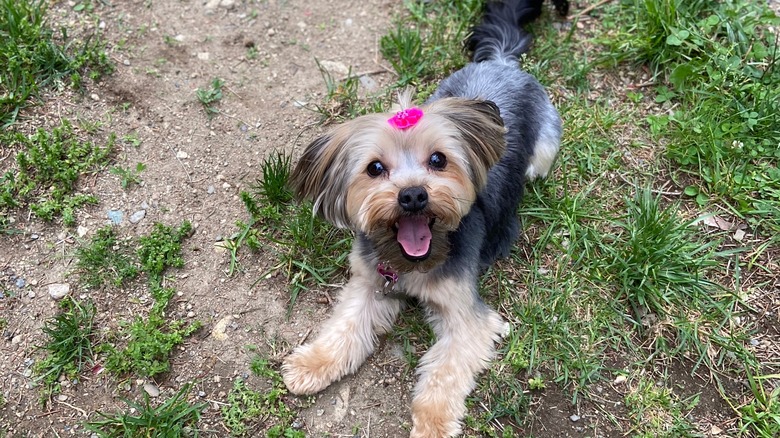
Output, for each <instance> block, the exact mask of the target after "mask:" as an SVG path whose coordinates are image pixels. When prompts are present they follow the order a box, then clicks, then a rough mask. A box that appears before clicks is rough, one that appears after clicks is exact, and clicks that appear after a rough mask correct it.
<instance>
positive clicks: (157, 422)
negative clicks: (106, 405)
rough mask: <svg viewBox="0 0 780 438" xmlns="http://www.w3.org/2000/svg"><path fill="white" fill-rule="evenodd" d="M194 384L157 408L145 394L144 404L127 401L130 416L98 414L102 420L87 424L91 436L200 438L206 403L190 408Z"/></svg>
mask: <svg viewBox="0 0 780 438" xmlns="http://www.w3.org/2000/svg"><path fill="white" fill-rule="evenodd" d="M191 389H192V384H187V385H184V386H183V387H182V388H181V389H180V390H179V392H177V393H176V394H175V395H173V396H172V397H171V398H169V399H167V400H165V401H164V402H162V403H161V404H159V406H154V405H153V403H152V402H151V400H150V399H149V395H147V394H146V393H145V392H144V393H143V395H144V399H143V402H141V403H138V402H134V401H131V400H124V401H125V403H126V404H127V406H128V410H129V411H130V413H128V412H122V413H115V414H107V413H104V412H98V413H97V416H98V417H100V418H101V419H99V420H93V421H89V422H88V423H86V428H87V430H89V431H90V432H93V433H95V434H97V436H99V437H101V438H121V437H146V438H179V437H197V436H199V431H198V428H197V423H198V421H199V420H200V417H201V413H202V412H203V410H204V409H206V407H207V405H206V403H196V404H190V403H189V402H188V401H187V394H188V393H189V392H190V390H191Z"/></svg>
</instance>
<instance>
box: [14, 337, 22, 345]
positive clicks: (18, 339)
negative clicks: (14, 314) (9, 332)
mask: <svg viewBox="0 0 780 438" xmlns="http://www.w3.org/2000/svg"><path fill="white" fill-rule="evenodd" d="M21 343H22V335H16V336H14V337H13V338H11V344H12V345H17V344H21Z"/></svg>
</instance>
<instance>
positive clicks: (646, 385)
mask: <svg viewBox="0 0 780 438" xmlns="http://www.w3.org/2000/svg"><path fill="white" fill-rule="evenodd" d="M659 383H660V382H655V381H653V380H652V379H646V378H644V377H641V378H639V379H638V381H637V382H635V383H634V384H632V385H631V386H632V387H631V389H630V390H629V391H628V393H627V394H626V395H625V396H624V398H623V401H624V403H625V405H626V408H627V409H628V416H629V419H630V422H631V427H630V431H629V433H631V434H632V436H635V437H642V438H651V437H669V438H672V437H696V436H701V435H700V434H699V433H697V430H696V427H695V426H694V425H693V424H692V423H691V422H690V421H689V420H688V417H689V415H690V412H691V411H692V410H693V408H694V407H696V405H697V404H698V402H699V397H698V396H694V397H691V398H689V399H685V400H681V399H680V398H679V397H678V396H676V395H675V394H674V392H673V391H672V390H671V389H669V388H667V387H666V386H665V385H663V384H659Z"/></svg>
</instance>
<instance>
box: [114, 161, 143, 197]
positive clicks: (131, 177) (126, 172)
mask: <svg viewBox="0 0 780 438" xmlns="http://www.w3.org/2000/svg"><path fill="white" fill-rule="evenodd" d="M144 170H146V165H145V164H144V163H138V164H136V165H135V169H133V168H129V167H128V168H125V167H122V166H114V167H112V168H111V173H112V174H114V175H117V176H118V177H119V178H120V180H119V183H120V184H121V185H122V188H123V189H125V190H127V188H128V187H130V186H131V185H133V184H140V183H141V172H143V171H144Z"/></svg>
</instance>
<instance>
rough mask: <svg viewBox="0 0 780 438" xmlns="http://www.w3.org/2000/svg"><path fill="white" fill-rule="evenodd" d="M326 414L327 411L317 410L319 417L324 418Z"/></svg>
mask: <svg viewBox="0 0 780 438" xmlns="http://www.w3.org/2000/svg"><path fill="white" fill-rule="evenodd" d="M323 414H325V409H317V416H318V417H322V416H323Z"/></svg>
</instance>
